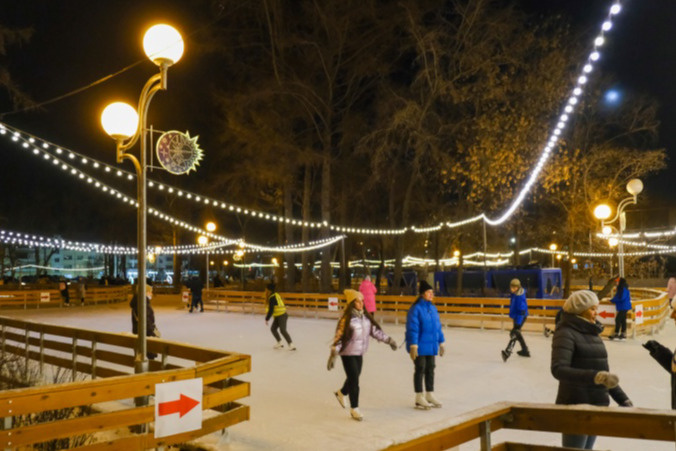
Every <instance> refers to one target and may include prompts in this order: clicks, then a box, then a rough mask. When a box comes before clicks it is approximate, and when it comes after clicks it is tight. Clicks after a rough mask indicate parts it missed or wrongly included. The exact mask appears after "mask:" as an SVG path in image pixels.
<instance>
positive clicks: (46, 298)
mask: <svg viewBox="0 0 676 451" xmlns="http://www.w3.org/2000/svg"><path fill="white" fill-rule="evenodd" d="M68 295H69V297H70V305H71V306H79V305H81V300H80V297H79V295H78V293H77V288H76V285H70V286H69V287H68ZM131 296H132V292H131V285H120V286H109V287H100V286H95V287H91V288H89V287H88V288H87V290H86V292H85V301H84V305H96V304H109V303H115V302H129V300H130V299H131ZM48 307H67V306H66V305H65V304H64V303H63V298H62V297H61V292H60V291H59V290H56V289H44V290H36V289H33V288H31V289H26V290H13V291H7V290H0V308H12V309H16V308H23V309H29V308H48Z"/></svg>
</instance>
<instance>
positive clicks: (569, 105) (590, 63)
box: [0, 0, 622, 250]
mask: <svg viewBox="0 0 676 451" xmlns="http://www.w3.org/2000/svg"><path fill="white" fill-rule="evenodd" d="M621 9H622V7H621V4H620V1H619V0H616V1H615V2H614V3H613V5H612V6H611V7H610V10H609V12H608V16H607V17H606V19H605V20H604V21H603V23H602V25H601V30H600V32H599V34H598V35H597V36H596V38H595V39H594V42H593V49H592V51H591V53H590V54H589V56H588V57H587V60H586V62H585V64H584V65H583V67H582V71H581V73H580V74H579V76H578V78H577V81H576V84H575V87H574V88H573V90H572V92H571V95H570V97H569V98H568V99H567V101H566V103H565V106H564V107H563V111H562V112H561V113H560V115H559V117H558V121H557V123H556V126H555V127H554V129H553V130H552V132H551V134H550V136H549V139H548V141H547V144H546V145H545V146H544V147H543V149H542V151H541V153H540V157H539V159H538V162H537V164H536V165H535V168H534V169H533V170H532V172H531V174H530V176H529V177H528V180H527V181H526V183H525V185H524V187H523V188H522V190H521V191H520V192H519V194H518V195H517V197H516V199H515V200H514V201H513V202H512V204H511V205H510V206H509V208H508V209H507V210H506V211H505V212H504V213H503V214H502V215H501V216H499V217H498V218H496V219H490V218H488V217H487V216H486V215H485V214H484V213H482V214H480V215H478V216H475V217H473V218H469V219H465V220H462V221H458V222H441V223H439V224H437V225H434V226H426V227H418V226H411V227H403V228H399V229H370V228H358V227H345V226H340V225H333V224H329V223H327V222H326V221H322V222H311V221H303V220H298V219H294V218H288V217H283V216H278V215H275V214H270V213H264V212H260V211H256V210H253V209H246V208H242V207H239V206H237V205H234V204H231V203H227V202H224V201H220V200H216V199H213V198H209V197H207V196H200V195H198V194H194V193H191V192H188V191H185V190H181V189H179V188H176V187H173V186H170V185H166V184H162V183H158V182H155V181H153V180H149V181H148V187H150V188H153V187H155V186H157V189H158V190H160V191H164V190H166V191H167V192H168V193H174V192H175V193H176V195H177V196H178V197H185V198H186V199H194V201H195V202H197V203H200V204H203V205H213V206H215V207H220V208H221V209H223V210H227V211H230V212H233V213H241V214H245V215H249V216H252V217H254V218H259V219H265V220H268V221H272V222H278V223H279V222H283V223H285V224H290V225H292V226H299V227H312V228H320V227H322V226H325V227H329V229H330V230H332V231H336V232H341V233H357V234H367V235H401V234H403V233H405V232H406V231H408V230H410V231H412V232H414V233H429V232H434V231H438V230H440V229H441V228H442V227H444V226H445V227H447V228H456V227H461V226H463V225H466V224H470V223H473V222H476V221H480V220H483V221H485V222H486V223H487V224H489V225H491V226H497V225H500V224H502V223H503V222H505V221H506V220H507V219H509V217H510V216H511V215H512V214H513V213H514V212H515V211H516V209H517V208H518V207H519V206H520V205H521V203H522V202H523V200H524V199H525V197H526V195H527V194H528V193H529V192H530V190H531V188H532V187H533V185H534V184H535V182H536V181H537V178H538V176H539V174H540V172H541V171H542V168H543V167H544V166H545V164H546V163H547V161H548V160H549V157H550V155H551V152H552V150H553V149H554V148H555V146H556V145H557V144H558V142H559V140H560V139H561V135H562V133H563V131H564V130H565V128H566V124H567V123H568V122H569V120H570V118H571V115H572V114H573V113H574V112H575V106H576V105H577V104H578V103H579V100H580V97H581V95H582V93H583V91H584V87H585V86H586V85H587V82H588V81H589V74H590V73H591V72H592V71H593V70H594V64H595V63H596V62H597V61H598V60H599V59H600V57H601V53H600V51H599V49H600V48H601V47H602V46H603V44H604V43H605V33H606V32H608V31H609V30H610V29H611V28H612V27H613V22H612V19H613V17H614V16H615V15H617V14H618V13H619V12H620V11H621ZM5 127H6V126H4V125H2V124H0V133H2V134H4V133H5ZM19 138H21V136H20V133H19V132H18V131H17V130H16V129H15V130H14V135H13V136H12V140H13V141H18V140H19ZM28 142H29V143H30V144H34V143H35V138H34V137H32V136H31V137H29V139H28ZM52 146H54V145H53V144H52ZM24 147H28V143H24ZM42 148H43V149H45V151H46V150H47V149H49V148H50V143H48V142H47V141H44V140H42ZM54 148H55V151H56V152H57V153H59V154H60V153H62V152H63V150H62V149H61V148H60V147H58V146H54ZM36 150H37V148H36V149H34V152H36ZM47 155H48V154H47V153H45V158H49V157H48V156H47ZM68 156H69V158H70V159H74V160H75V159H79V160H80V162H81V164H88V162H89V161H90V160H91V161H93V162H94V164H93V166H94V167H95V168H98V167H101V166H102V167H104V170H105V171H106V172H111V171H115V173H116V174H118V175H119V176H122V175H124V174H126V177H127V179H129V180H133V179H134V177H135V175H134V174H132V173H130V172H127V171H123V170H120V169H115V168H113V167H111V166H108V165H105V164H104V163H101V162H98V161H96V160H93V159H91V158H87V157H85V156H83V155H80V154H78V153H76V152H73V151H69V155H68ZM251 247H252V248H256V247H254V246H251ZM259 248H260V250H263V249H269V248H266V247H265V246H259Z"/></svg>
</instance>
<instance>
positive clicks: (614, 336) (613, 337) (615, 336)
mask: <svg viewBox="0 0 676 451" xmlns="http://www.w3.org/2000/svg"><path fill="white" fill-rule="evenodd" d="M616 338H620V337H619V336H618V335H616V334H611V335H610V336H609V337H608V339H609V340H610V341H613V340H614V339H616Z"/></svg>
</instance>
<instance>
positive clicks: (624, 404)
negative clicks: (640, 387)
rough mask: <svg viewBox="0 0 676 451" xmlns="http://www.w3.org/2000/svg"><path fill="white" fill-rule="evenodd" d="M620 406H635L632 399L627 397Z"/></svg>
mask: <svg viewBox="0 0 676 451" xmlns="http://www.w3.org/2000/svg"><path fill="white" fill-rule="evenodd" d="M620 407H634V403H633V402H631V400H630V399H627V400H626V401H625V402H623V403H622V404H620Z"/></svg>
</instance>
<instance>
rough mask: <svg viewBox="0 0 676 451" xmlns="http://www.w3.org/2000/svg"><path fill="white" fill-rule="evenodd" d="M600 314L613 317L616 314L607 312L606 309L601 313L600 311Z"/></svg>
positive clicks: (604, 316) (603, 316) (602, 316)
mask: <svg viewBox="0 0 676 451" xmlns="http://www.w3.org/2000/svg"><path fill="white" fill-rule="evenodd" d="M599 316H600V317H601V318H613V317H614V316H615V314H614V313H610V312H606V311H605V310H603V311H602V312H601V313H599Z"/></svg>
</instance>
